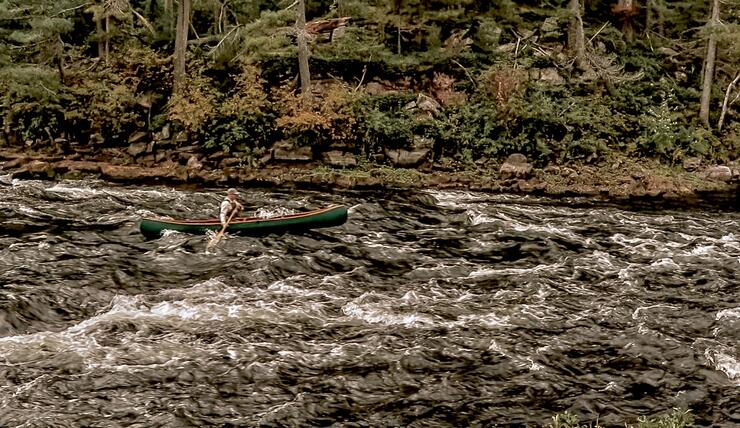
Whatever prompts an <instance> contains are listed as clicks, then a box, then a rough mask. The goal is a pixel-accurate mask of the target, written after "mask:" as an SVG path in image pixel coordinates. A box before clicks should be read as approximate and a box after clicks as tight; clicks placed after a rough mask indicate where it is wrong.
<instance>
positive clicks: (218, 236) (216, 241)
mask: <svg viewBox="0 0 740 428" xmlns="http://www.w3.org/2000/svg"><path fill="white" fill-rule="evenodd" d="M236 211H237V210H234V212H232V213H231V215H230V216H229V219H228V220H226V223H224V227H222V228H221V231H220V232H218V234H216V236H214V237H213V239H211V242H209V243H208V245H206V251H208V249H210V248H211V247H213V246H214V245H216V244H218V241H220V240H221V238H222V237H223V236H224V232H226V228H227V227H229V223H230V222H231V219H232V218H233V217H234V214H236Z"/></svg>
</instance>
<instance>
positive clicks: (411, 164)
mask: <svg viewBox="0 0 740 428" xmlns="http://www.w3.org/2000/svg"><path fill="white" fill-rule="evenodd" d="M430 153H431V150H430V149H415V150H403V149H400V150H386V152H385V155H386V156H387V157H388V159H389V160H390V161H391V163H392V164H393V166H395V167H398V168H415V167H417V166H419V165H421V164H422V163H424V162H426V161H427V159H428V158H429V154H430Z"/></svg>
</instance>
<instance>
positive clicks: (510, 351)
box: [0, 177, 740, 427]
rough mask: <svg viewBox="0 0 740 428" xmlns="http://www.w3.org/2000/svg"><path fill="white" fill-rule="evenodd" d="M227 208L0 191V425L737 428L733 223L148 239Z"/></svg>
mask: <svg viewBox="0 0 740 428" xmlns="http://www.w3.org/2000/svg"><path fill="white" fill-rule="evenodd" d="M223 190H224V189H205V190H204V189H195V188H189V189H188V188H171V187H165V186H162V187H155V186H151V187H137V186H116V185H112V184H109V183H105V182H101V181H58V182H43V181H19V180H10V179H8V178H7V177H5V178H3V179H2V180H0V220H1V221H2V226H0V426H3V427H20V426H27V427H31V426H33V427H35V426H64V427H67V426H69V427H79V426H89V427H111V426H138V427H150V426H168V427H169V426H171V427H179V426H282V427H286V426H288V427H307V426H342V427H388V426H409V427H422V426H424V427H447V426H454V427H467V426H492V425H495V424H498V425H503V426H544V425H547V424H548V423H549V422H550V418H551V417H552V416H553V415H554V414H556V413H558V412H562V411H565V410H569V411H570V412H572V413H574V414H576V415H578V416H579V417H580V418H581V420H582V421H593V422H595V421H597V420H598V422H599V423H600V424H602V425H604V426H619V425H621V426H623V425H622V424H623V422H635V420H636V418H637V417H638V416H640V415H659V414H665V413H667V412H669V411H670V410H671V408H673V407H682V408H688V409H690V410H691V412H692V414H693V415H694V416H695V418H696V425H697V426H737V424H740V285H739V284H740V213H738V212H727V211H725V212H722V211H716V212H713V211H708V210H703V211H699V210H685V211H681V210H672V211H657V210H656V211H646V210H640V211H638V210H629V209H626V208H625V207H616V206H608V205H595V204H589V203H583V201H565V200H560V201H555V200H548V199H538V198H532V197H514V196H502V195H490V194H484V193H471V192H455V191H424V192H400V191H397V192H386V193H336V194H332V193H318V192H270V191H266V190H244V191H243V193H242V197H243V200H244V202H245V203H246V205H247V206H248V207H255V208H256V207H259V208H260V211H261V213H263V214H264V213H278V214H279V213H287V212H296V211H299V210H302V209H307V208H318V207H321V206H324V205H327V204H329V203H342V204H345V205H346V206H348V207H349V219H348V222H347V223H346V224H345V225H343V226H339V227H334V228H329V229H322V230H315V231H310V232H306V233H303V234H298V235H282V236H275V235H271V236H267V237H262V238H250V237H238V236H230V235H227V237H226V239H224V240H223V241H222V242H221V243H220V244H219V245H218V247H217V249H216V250H215V251H210V252H208V253H206V252H205V245H206V243H207V239H208V238H207V237H205V236H193V235H187V234H182V233H166V234H165V236H163V237H162V238H160V239H156V240H151V241H146V240H144V239H143V237H142V236H141V235H140V234H139V232H138V229H137V221H138V219H140V218H141V217H142V216H152V215H158V216H172V217H190V218H196V217H204V216H205V217H208V216H215V213H216V210H217V208H216V207H217V205H218V203H219V201H220V200H221V198H222V196H221V195H220V193H223Z"/></svg>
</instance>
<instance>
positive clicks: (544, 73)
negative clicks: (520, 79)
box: [539, 67, 565, 85]
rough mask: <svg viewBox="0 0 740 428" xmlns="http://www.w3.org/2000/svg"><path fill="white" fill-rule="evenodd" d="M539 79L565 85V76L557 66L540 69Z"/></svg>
mask: <svg viewBox="0 0 740 428" xmlns="http://www.w3.org/2000/svg"><path fill="white" fill-rule="evenodd" d="M539 80H540V81H542V82H546V83H549V84H551V85H564V84H565V78H564V77H563V76H561V75H560V73H558V69H557V68H555V67H549V68H544V69H542V70H540V77H539Z"/></svg>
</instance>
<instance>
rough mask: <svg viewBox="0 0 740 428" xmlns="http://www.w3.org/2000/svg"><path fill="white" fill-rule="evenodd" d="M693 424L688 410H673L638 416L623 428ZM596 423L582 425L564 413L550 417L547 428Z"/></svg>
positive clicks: (588, 427) (674, 427) (682, 427)
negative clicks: (648, 415) (653, 415)
mask: <svg viewBox="0 0 740 428" xmlns="http://www.w3.org/2000/svg"><path fill="white" fill-rule="evenodd" d="M693 422H694V417H693V416H692V415H691V412H690V411H689V410H681V409H673V410H672V411H671V413H669V414H667V415H662V416H655V417H647V416H640V417H639V418H637V424H636V425H634V424H628V423H625V424H624V426H625V428H685V427H690V426H691V425H692V424H693ZM599 427H601V425H599V423H598V422H596V423H595V424H592V423H588V424H582V423H581V421H580V419H579V418H578V416H576V415H574V414H572V413H570V412H569V411H567V410H566V411H565V412H563V413H558V414H556V415H555V416H553V417H552V422H551V423H550V425H548V428H599Z"/></svg>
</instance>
